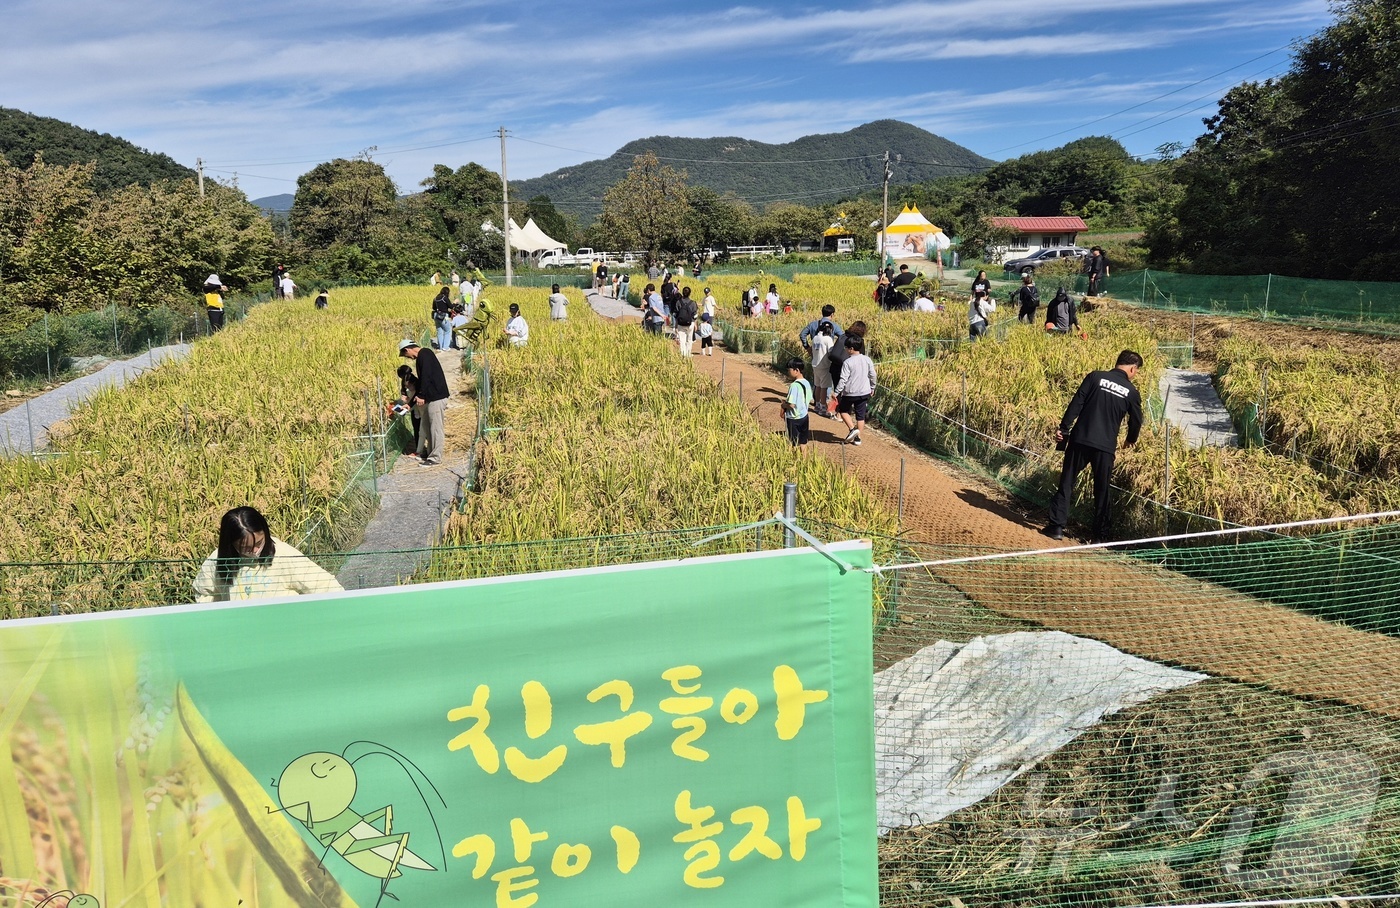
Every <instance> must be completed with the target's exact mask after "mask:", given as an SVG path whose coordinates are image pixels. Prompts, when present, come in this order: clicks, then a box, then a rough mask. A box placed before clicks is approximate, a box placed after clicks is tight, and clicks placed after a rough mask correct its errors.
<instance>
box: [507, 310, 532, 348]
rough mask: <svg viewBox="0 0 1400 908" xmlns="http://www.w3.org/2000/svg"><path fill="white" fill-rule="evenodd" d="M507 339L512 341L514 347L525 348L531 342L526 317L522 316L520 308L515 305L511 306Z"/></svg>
mask: <svg viewBox="0 0 1400 908" xmlns="http://www.w3.org/2000/svg"><path fill="white" fill-rule="evenodd" d="M506 337H508V338H509V339H510V345H511V346H512V347H523V346H525V345H526V344H528V343H529V342H530V326H529V325H528V324H526V322H525V316H523V315H521V314H520V306H518V305H517V304H515V303H511V304H510V320H509V321H507V322H506Z"/></svg>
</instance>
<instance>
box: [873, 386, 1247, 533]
mask: <svg viewBox="0 0 1400 908" xmlns="http://www.w3.org/2000/svg"><path fill="white" fill-rule="evenodd" d="M1148 409H1149V411H1150V412H1151V413H1152V414H1153V415H1154V416H1155V417H1156V418H1160V416H1161V401H1160V400H1157V399H1156V398H1155V397H1154V398H1151V399H1149V402H1148ZM870 413H871V419H872V421H874V422H877V423H878V424H879V425H880V427H881V428H882V429H885V430H886V431H888V432H890V433H892V434H894V435H895V436H897V437H899V438H900V439H901V440H902V441H904V442H906V443H908V444H910V445H913V446H914V447H916V448H919V449H920V450H923V451H926V452H928V453H930V454H933V455H935V456H938V457H945V458H950V459H956V460H957V461H959V463H960V464H961V465H962V466H964V467H967V468H969V469H972V470H973V471H974V472H976V473H978V474H979V475H981V476H983V477H984V478H986V479H988V480H990V481H992V482H994V483H997V484H999V485H1001V486H1003V487H1004V488H1006V489H1008V490H1010V491H1011V492H1013V493H1014V494H1016V495H1017V496H1018V497H1020V498H1023V499H1025V500H1026V501H1028V502H1030V503H1032V504H1035V505H1037V506H1040V507H1045V506H1047V505H1048V504H1049V503H1050V497H1051V496H1052V495H1054V494H1055V489H1056V488H1057V487H1058V485H1059V473H1060V463H1059V459H1058V458H1054V459H1053V460H1051V459H1047V458H1046V457H1044V456H1043V455H1042V454H1040V453H1038V452H1034V451H1027V450H1025V449H1023V448H1020V447H1017V446H1016V445H1014V444H1011V443H1010V442H1008V441H1007V440H1006V439H1004V438H999V437H997V436H994V435H989V434H987V433H985V432H983V431H981V430H979V429H977V428H976V427H975V426H972V425H970V424H969V423H968V420H967V415H966V413H960V412H951V413H942V412H939V411H937V410H934V409H932V408H931V407H928V406H927V405H925V404H922V403H920V402H919V401H917V400H914V399H913V398H911V397H909V396H907V395H904V394H901V393H899V392H898V391H894V390H891V389H890V388H888V387H877V388H876V389H875V395H874V397H872V398H871V401H870ZM1113 499H1114V523H1115V526H1116V527H1118V528H1119V530H1120V531H1121V532H1122V533H1123V534H1124V535H1129V536H1136V537H1140V538H1141V537H1148V536H1160V535H1166V534H1172V533H1197V532H1204V531H1208V530H1215V529H1219V528H1220V527H1221V526H1222V524H1223V522H1222V521H1221V520H1220V519H1219V518H1215V517H1209V516H1205V515H1201V514H1195V513H1192V512H1190V511H1183V510H1181V509H1179V508H1173V507H1169V506H1168V505H1166V504H1164V503H1162V502H1160V501H1156V500H1153V499H1151V498H1145V497H1143V496H1141V495H1137V494H1134V493H1133V492H1131V491H1129V490H1127V489H1124V488H1121V487H1119V486H1116V485H1115V486H1113ZM1070 519H1071V520H1072V521H1075V522H1079V523H1083V524H1092V523H1093V500H1092V492H1091V488H1090V484H1089V483H1079V484H1078V485H1077V487H1076V498H1075V501H1074V502H1073V503H1072V504H1071V507H1070Z"/></svg>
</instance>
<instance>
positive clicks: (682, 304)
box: [676, 296, 698, 327]
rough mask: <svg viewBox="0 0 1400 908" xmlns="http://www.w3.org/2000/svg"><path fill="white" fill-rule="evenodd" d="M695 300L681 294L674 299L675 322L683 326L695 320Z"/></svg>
mask: <svg viewBox="0 0 1400 908" xmlns="http://www.w3.org/2000/svg"><path fill="white" fill-rule="evenodd" d="M697 311H698V310H697V309H696V307H695V300H693V299H691V298H690V297H688V296H683V297H681V298H680V299H679V300H677V301H676V324H677V325H680V326H681V327H685V326H686V325H689V324H691V323H693V322H694V321H695V313H696V312H697Z"/></svg>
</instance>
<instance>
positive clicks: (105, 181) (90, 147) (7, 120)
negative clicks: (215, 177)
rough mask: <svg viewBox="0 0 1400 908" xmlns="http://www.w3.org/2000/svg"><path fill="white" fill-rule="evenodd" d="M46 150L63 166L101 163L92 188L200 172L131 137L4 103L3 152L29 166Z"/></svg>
mask: <svg viewBox="0 0 1400 908" xmlns="http://www.w3.org/2000/svg"><path fill="white" fill-rule="evenodd" d="M40 153H42V154H43V156H44V162H45V163H47V164H54V165H59V166H66V165H68V164H88V163H95V164H96V165H97V170H96V171H95V172H94V173H93V176H92V188H93V189H94V190H96V191H97V192H108V191H110V190H113V189H120V188H122V187H123V186H130V185H131V184H133V183H142V184H145V183H151V182H153V181H157V180H166V179H184V178H186V177H192V176H194V171H193V170H190V169H189V168H188V167H185V166H183V165H181V164H177V163H176V162H175V160H174V159H173V158H171V157H170V156H168V155H163V154H154V153H152V152H149V151H146V150H145V149H144V148H138V147H137V146H135V145H133V144H131V143H130V142H128V141H126V140H125V139H119V138H117V137H116V136H111V135H107V134H106V133H100V132H93V131H92V130H90V129H81V128H79V127H77V126H74V125H73V124H71V123H65V122H63V121H62V120H55V119H54V118H52V117H38V116H35V115H34V114H31V113H25V112H24V111H22V110H14V109H13V108H9V107H0V155H3V156H4V157H5V159H6V160H8V161H9V162H10V163H11V164H13V165H15V166H16V167H21V168H24V167H28V166H29V165H30V164H32V163H34V158H35V156H36V155H38V154H40Z"/></svg>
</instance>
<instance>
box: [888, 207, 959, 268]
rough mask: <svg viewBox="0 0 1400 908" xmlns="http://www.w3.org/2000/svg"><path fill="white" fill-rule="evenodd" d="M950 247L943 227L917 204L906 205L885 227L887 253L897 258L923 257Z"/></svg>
mask: <svg viewBox="0 0 1400 908" xmlns="http://www.w3.org/2000/svg"><path fill="white" fill-rule="evenodd" d="M947 247H948V237H947V235H946V234H944V233H943V228H941V227H937V226H935V225H934V223H933V222H932V221H930V220H929V219H928V218H926V217H924V216H923V215H922V214H920V213H919V207H918V206H917V205H905V206H904V210H903V211H901V212H900V213H899V217H897V218H895V219H894V220H893V221H890V225H889V226H888V227H886V228H885V242H884V248H885V253H886V254H887V255H890V256H894V257H895V258H900V257H903V258H911V257H914V256H917V257H919V258H923V257H924V256H925V255H927V254H928V252H929V251H930V250H931V249H932V250H938V249H946V248H947Z"/></svg>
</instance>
